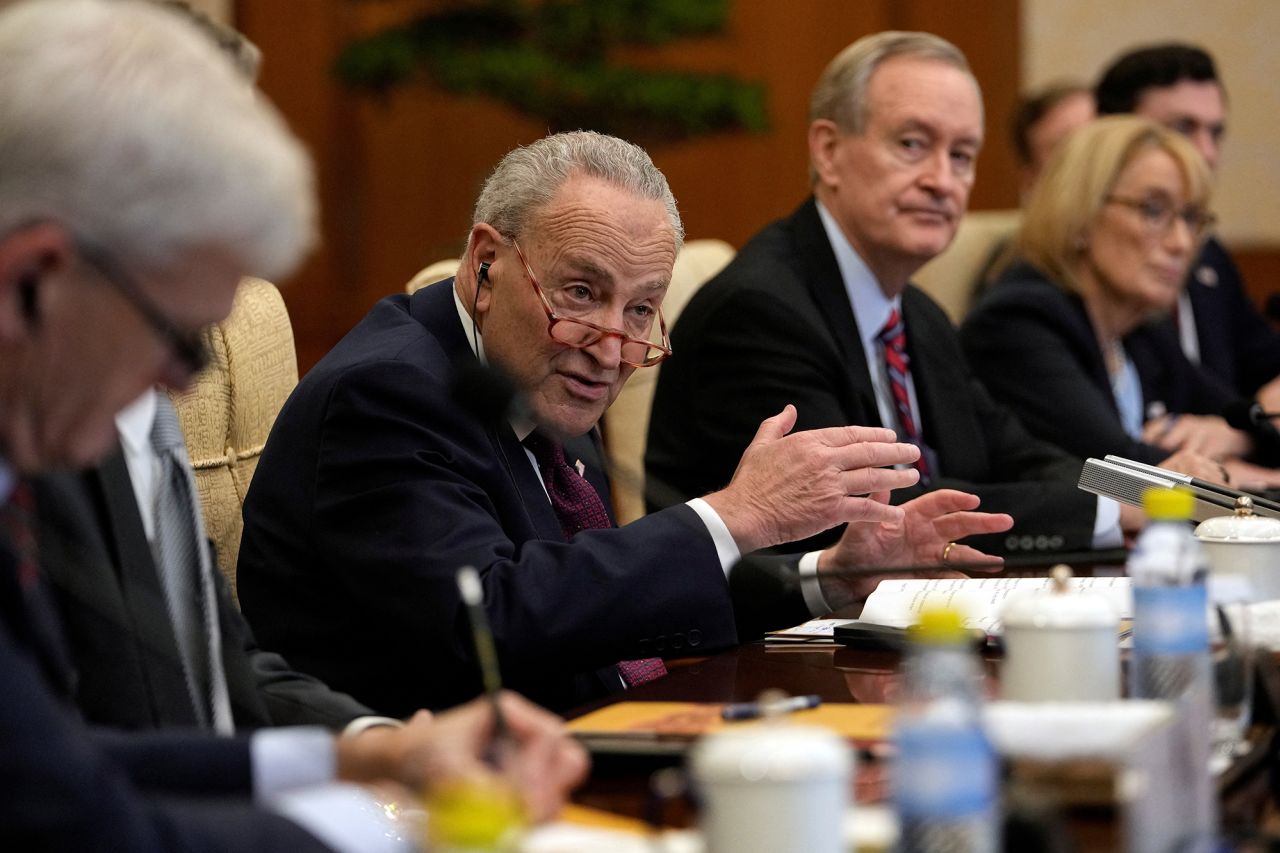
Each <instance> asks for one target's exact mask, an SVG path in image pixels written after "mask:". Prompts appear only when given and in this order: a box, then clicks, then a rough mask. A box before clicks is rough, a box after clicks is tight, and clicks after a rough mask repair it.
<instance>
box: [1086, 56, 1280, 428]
mask: <svg viewBox="0 0 1280 853" xmlns="http://www.w3.org/2000/svg"><path fill="white" fill-rule="evenodd" d="M1094 97H1095V98H1096V100H1097V106H1098V113H1099V115H1122V114H1126V113H1133V114H1135V115H1140V116H1144V117H1146V118H1148V119H1151V120H1152V121H1155V122H1157V123H1159V124H1162V125H1164V126H1165V127H1168V128H1170V129H1171V130H1174V131H1176V132H1177V133H1180V134H1182V135H1183V136H1185V137H1186V138H1187V139H1188V140H1189V141H1190V142H1191V144H1192V145H1193V146H1195V149H1196V150H1197V151H1198V152H1200V155H1201V156H1202V157H1203V158H1204V160H1205V163H1207V164H1208V166H1209V171H1210V173H1211V174H1213V175H1216V174H1217V171H1218V165H1219V163H1220V161H1221V155H1222V145H1223V141H1224V140H1225V138H1226V132H1227V92H1226V89H1225V88H1224V87H1223V85H1222V80H1221V79H1220V78H1219V76H1218V69H1217V67H1216V65H1215V64H1214V61H1213V57H1212V56H1210V55H1209V54H1208V52H1207V51H1205V50H1204V49H1203V48H1200V47H1197V46H1195V45H1190V44H1183V43H1179V42H1166V43H1162V44H1154V45H1148V46H1144V47H1140V48H1135V49H1133V50H1130V51H1127V52H1126V53H1124V54H1122V55H1120V56H1119V57H1117V58H1116V59H1115V60H1114V61H1113V62H1112V63H1111V65H1109V66H1108V67H1107V68H1106V69H1105V70H1104V71H1103V72H1102V75H1101V77H1100V78H1099V79H1098V83H1097V85H1096V86H1095V87H1094ZM1176 305H1177V308H1176V310H1175V311H1174V314H1173V318H1172V320H1171V322H1172V323H1173V324H1174V326H1175V328H1176V329H1177V332H1178V337H1179V340H1180V342H1181V345H1182V350H1183V352H1184V353H1186V355H1187V358H1189V359H1190V360H1191V361H1192V362H1194V363H1196V364H1199V365H1200V366H1202V367H1203V368H1204V369H1205V370H1206V371H1208V372H1209V373H1211V374H1213V375H1214V376H1217V377H1218V378H1219V379H1221V380H1222V381H1223V382H1224V383H1226V384H1227V385H1228V386H1229V387H1231V388H1233V389H1234V390H1235V392H1236V393H1237V395H1238V396H1241V397H1246V398H1256V399H1257V400H1258V402H1260V403H1261V404H1262V408H1263V409H1265V410H1268V411H1280V331H1277V330H1276V329H1275V328H1274V327H1273V326H1271V325H1270V324H1269V323H1268V322H1267V320H1266V318H1264V317H1263V316H1262V315H1261V313H1260V312H1259V311H1258V308H1257V306H1255V305H1254V304H1253V302H1252V300H1251V299H1250V298H1249V294H1248V290H1247V289H1246V288H1245V285H1244V281H1243V279H1242V277H1241V275H1240V270H1239V269H1238V268H1237V267H1236V264H1235V262H1234V261H1233V260H1232V258H1231V254H1230V253H1229V252H1228V251H1227V249H1226V247H1225V246H1223V245H1222V243H1221V241H1219V240H1218V238H1217V236H1216V235H1214V234H1212V233H1210V234H1209V235H1208V237H1207V239H1205V240H1204V243H1203V245H1202V246H1201V248H1200V251H1199V255H1198V256H1197V257H1196V258H1195V260H1194V261H1193V262H1192V263H1191V265H1190V267H1189V269H1188V274H1187V282H1186V288H1185V291H1184V292H1183V294H1182V295H1181V296H1179V298H1178V301H1177V302H1176ZM1173 429H1174V431H1175V434H1176V431H1177V427H1176V426H1175V427H1173Z"/></svg>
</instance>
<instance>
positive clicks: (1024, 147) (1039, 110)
mask: <svg viewBox="0 0 1280 853" xmlns="http://www.w3.org/2000/svg"><path fill="white" fill-rule="evenodd" d="M1094 114H1095V111H1094V108H1093V92H1092V90H1090V89H1089V88H1088V87H1087V86H1085V85H1083V84H1081V83H1075V82H1071V81H1066V82H1058V83H1050V84H1049V85H1047V86H1043V87H1041V88H1039V89H1035V90H1033V91H1031V92H1028V93H1026V94H1025V95H1023V96H1022V97H1021V98H1019V99H1018V105H1017V106H1016V107H1015V108H1014V110H1013V114H1012V115H1011V116H1010V121H1009V130H1010V136H1011V137H1012V139H1013V150H1014V152H1015V153H1016V154H1017V155H1018V171H1019V174H1020V175H1021V197H1022V201H1023V202H1024V203H1025V202H1026V200H1027V196H1029V195H1030V194H1031V190H1032V188H1034V187H1035V183H1036V179H1037V178H1039V177H1040V172H1041V171H1042V170H1043V169H1044V166H1045V164H1046V163H1047V162H1049V156H1050V155H1051V154H1052V153H1053V152H1054V149H1056V148H1057V147H1058V144H1059V143H1061V142H1062V140H1063V139H1065V138H1066V137H1067V136H1068V135H1069V134H1070V133H1071V132H1072V131H1073V130H1075V129H1076V128H1077V127H1080V126H1081V125H1084V124H1087V123H1089V122H1090V121H1091V120H1092V119H1093V117H1094ZM1012 244H1013V241H1012V239H1011V235H1005V236H1002V237H1001V238H1000V239H999V240H997V241H995V245H993V246H992V247H991V249H990V251H989V252H988V254H987V258H986V262H985V263H984V264H983V265H982V267H981V268H980V269H979V270H978V273H977V275H976V276H975V277H974V280H973V284H972V285H971V286H970V288H969V290H970V292H971V293H972V294H973V301H974V302H975V303H976V302H977V301H978V299H980V298H981V296H982V294H984V293H986V292H987V291H988V290H990V289H991V286H992V285H994V284H995V283H996V280H997V279H999V278H1000V275H1001V273H1003V272H1004V271H1005V270H1006V269H1007V268H1008V267H1009V264H1010V263H1011V262H1012V261H1013V252H1012Z"/></svg>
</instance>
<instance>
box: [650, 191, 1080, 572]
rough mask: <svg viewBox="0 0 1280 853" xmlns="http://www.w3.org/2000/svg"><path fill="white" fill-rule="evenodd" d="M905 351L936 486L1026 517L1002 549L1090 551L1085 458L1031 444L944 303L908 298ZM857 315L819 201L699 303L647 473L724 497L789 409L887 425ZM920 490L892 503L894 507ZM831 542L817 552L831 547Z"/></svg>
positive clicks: (689, 318) (780, 225) (684, 319)
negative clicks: (757, 438)
mask: <svg viewBox="0 0 1280 853" xmlns="http://www.w3.org/2000/svg"><path fill="white" fill-rule="evenodd" d="M902 312H903V317H904V318H905V321H906V330H907V353H908V355H909V356H910V359H911V373H912V379H913V381H914V383H915V387H916V393H917V397H918V398H919V402H920V409H921V421H922V423H923V424H924V439H925V441H926V443H928V445H929V446H930V447H932V448H933V449H934V450H935V451H936V452H937V463H938V465H937V473H938V475H939V476H938V478H937V480H936V482H935V483H934V485H935V486H937V487H951V488H957V489H963V490H965V491H970V492H973V493H975V494H977V495H979V496H980V497H981V498H982V509H984V510H986V511H988V512H1007V513H1009V514H1011V515H1012V516H1013V518H1014V528H1013V530H1012V531H1011V532H1009V533H1008V534H999V535H996V536H993V537H975V539H974V542H975V544H977V545H978V546H979V547H983V548H987V549H996V550H1005V551H1007V550H1024V549H1030V550H1050V549H1062V548H1066V549H1077V548H1088V547H1089V546H1090V545H1091V544H1092V538H1093V521H1094V514H1095V507H1096V505H1097V502H1096V499H1095V498H1094V497H1093V496H1092V495H1088V494H1085V493H1083V492H1081V491H1080V490H1079V489H1078V488H1076V480H1077V479H1078V478H1079V476H1080V469H1081V466H1082V464H1083V462H1082V460H1080V459H1078V458H1074V457H1071V456H1069V455H1067V454H1066V453H1064V452H1063V451H1061V450H1059V449H1058V448H1056V447H1053V446H1052V445H1050V444H1048V443H1046V442H1043V441H1040V440H1038V439H1035V438H1032V437H1031V435H1030V434H1029V433H1028V432H1027V431H1026V430H1025V429H1024V428H1023V427H1022V425H1021V424H1020V423H1018V420H1017V419H1016V418H1015V417H1014V416H1013V415H1012V414H1011V413H1010V412H1009V410H1008V409H1006V408H1004V407H1003V406H1000V405H998V404H996V403H995V402H993V401H992V400H991V398H990V396H989V395H988V394H987V391H986V389H985V388H984V387H983V386H982V384H981V383H980V382H978V381H977V380H976V379H974V377H973V376H972V375H971V374H970V372H969V368H968V365H967V364H966V363H965V359H964V356H963V355H962V353H961V352H960V345H959V341H958V340H957V339H956V333H955V330H954V329H953V328H952V326H951V323H950V322H949V321H948V319H947V317H946V315H945V314H944V313H943V312H942V309H941V308H939V307H938V306H937V305H936V304H935V303H934V302H933V300H931V299H930V298H929V297H928V296H927V295H925V294H924V292H923V291H920V290H918V289H917V288H915V287H912V286H908V287H907V289H906V291H905V292H904V293H903V295H902ZM861 340H862V339H861V337H860V335H859V332H858V319H857V318H856V317H855V316H854V314H853V309H852V307H851V306H850V304H849V297H848V294H847V292H846V291H845V287H844V282H843V279H842V278H841V275H840V268H839V266H838V265H837V263H836V257H835V252H834V251H833V250H832V248H831V244H830V242H829V241H828V240H827V235H826V231H825V230H824V229H823V227H822V221H821V219H820V218H819V216H818V210H817V207H816V205H815V203H814V201H813V200H812V199H810V200H809V201H807V202H805V203H804V204H803V205H802V206H801V207H800V208H799V209H798V210H796V211H795V213H793V214H792V215H791V216H790V217H788V218H786V219H783V220H780V221H778V222H775V223H773V224H772V225H769V226H768V227H767V228H765V229H764V230H763V231H762V232H760V233H759V234H758V235H756V236H755V237H753V238H752V239H751V240H750V242H748V243H747V244H746V245H745V246H743V248H742V251H741V252H739V253H738V255H737V257H735V258H734V259H733V261H732V263H730V264H729V266H727V267H726V268H725V269H724V270H723V271H722V272H721V273H720V274H719V275H717V276H716V277H715V278H713V279H712V280H711V281H710V282H708V283H707V284H706V285H704V286H703V287H702V288H701V289H699V291H698V292H697V293H696V294H694V296H693V299H692V300H690V302H689V304H688V305H687V306H686V307H685V309H684V311H683V312H682V313H681V314H680V319H679V321H678V322H677V323H676V326H675V329H674V331H673V333H672V345H673V348H674V349H675V353H676V354H675V355H674V356H673V357H672V358H671V359H670V361H668V362H666V363H665V364H663V366H662V373H661V375H660V376H659V378H658V390H657V393H656V396H655V397H654V401H653V417H652V419H651V420H650V422H649V445H648V449H647V451H646V456H645V464H646V469H647V472H648V474H649V475H651V476H653V477H655V478H657V479H658V480H661V481H663V482H666V483H669V484H671V485H672V486H674V487H675V488H676V489H678V490H680V491H681V492H682V493H684V494H686V495H696V494H702V493H704V492H708V491H711V490H712V489H716V488H720V487H721V486H723V485H724V484H725V483H727V482H728V481H729V478H730V477H731V476H732V475H733V471H734V468H735V466H736V465H737V460H738V459H739V457H741V455H742V452H743V450H744V449H745V448H746V446H747V445H748V444H749V443H750V441H751V438H752V436H753V435H754V434H755V431H756V428H757V427H758V426H759V424H760V421H762V420H764V419H765V418H767V417H770V416H772V415H775V414H777V413H778V412H779V411H781V410H782V408H783V406H785V405H786V404H787V403H794V404H795V406H796V409H797V411H798V419H797V421H796V427H795V428H796V429H797V430H802V429H813V428H817V427H830V426H843V425H846V424H858V425H863V426H881V425H882V424H881V423H880V413H879V409H878V407H877V406H876V398H875V391H874V388H873V386H872V384H871V373H870V370H869V368H868V365H867V359H866V356H865V354H864V352H863V349H862V343H861ZM920 492H921V490H920V488H919V487H916V488H913V489H901V490H898V491H895V492H894V493H893V499H894V501H895V502H900V501H903V500H907V499H909V498H911V497H914V496H916V495H918V494H920ZM830 539H831V534H828V535H827V536H824V537H820V538H819V539H817V540H815V541H814V542H813V543H806V544H822V543H825V542H827V541H829V540H830Z"/></svg>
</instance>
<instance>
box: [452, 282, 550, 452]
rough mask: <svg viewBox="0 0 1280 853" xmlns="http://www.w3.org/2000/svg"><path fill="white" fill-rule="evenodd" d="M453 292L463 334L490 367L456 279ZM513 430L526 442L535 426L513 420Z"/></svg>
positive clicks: (477, 327)
mask: <svg viewBox="0 0 1280 853" xmlns="http://www.w3.org/2000/svg"><path fill="white" fill-rule="evenodd" d="M450 290H451V291H452V292H453V306H454V308H456V309H457V311H458V322H459V323H461V324H462V334H463V335H464V336H465V337H466V339H467V343H468V344H470V345H471V351H472V352H473V353H475V354H476V358H478V359H479V360H480V363H481V364H483V365H485V366H486V367H488V365H489V359H488V358H486V357H485V354H484V336H483V335H481V334H480V327H479V326H477V325H476V322H475V320H474V318H473V317H472V316H471V314H470V312H468V311H467V306H466V305H465V304H464V303H463V301H462V295H461V294H459V293H458V287H457V284H456V279H455V281H454V284H452V285H450ZM509 423H510V424H511V429H512V430H513V431H514V432H515V434H516V440H518V441H524V440H525V439H526V438H528V437H529V434H530V433H531V432H533V430H534V426H535V425H534V424H532V423H530V422H529V421H526V420H523V419H512V420H511V421H509Z"/></svg>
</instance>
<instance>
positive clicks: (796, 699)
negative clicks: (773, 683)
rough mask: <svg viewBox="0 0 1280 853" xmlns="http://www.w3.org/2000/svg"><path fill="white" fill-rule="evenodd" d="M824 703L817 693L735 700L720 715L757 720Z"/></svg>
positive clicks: (729, 717) (727, 718) (729, 718)
mask: <svg viewBox="0 0 1280 853" xmlns="http://www.w3.org/2000/svg"><path fill="white" fill-rule="evenodd" d="M821 704H822V697H821V696H818V695H817V694H816V693H810V694H809V695H807V696H790V697H788V698H786V699H779V700H778V701H776V702H734V703H732V704H729V705H725V706H724V710H723V711H721V712H720V716H721V717H723V718H724V719H726V720H755V719H757V718H759V717H763V716H766V715H769V716H772V715H774V714H790V713H791V712H793V711H804V710H806V709H809V708H816V707H818V706H819V705H821Z"/></svg>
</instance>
